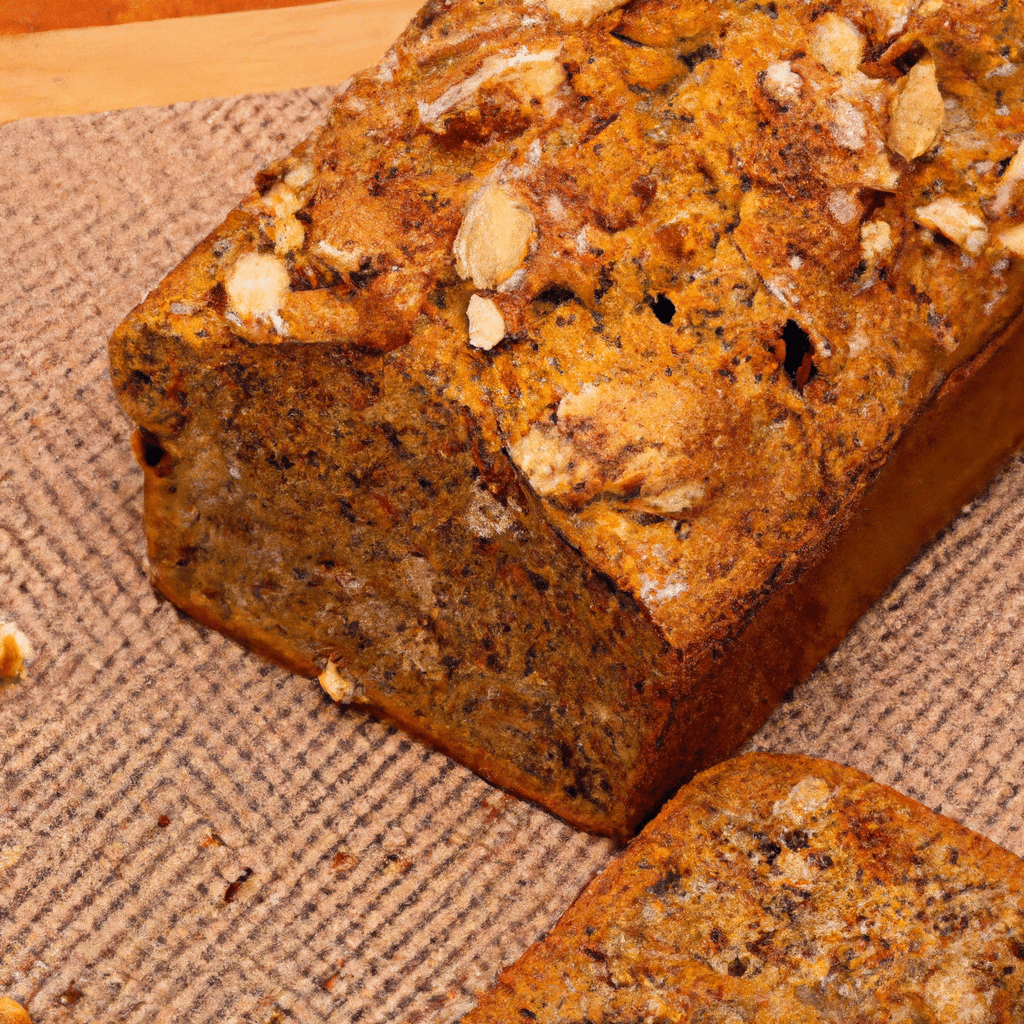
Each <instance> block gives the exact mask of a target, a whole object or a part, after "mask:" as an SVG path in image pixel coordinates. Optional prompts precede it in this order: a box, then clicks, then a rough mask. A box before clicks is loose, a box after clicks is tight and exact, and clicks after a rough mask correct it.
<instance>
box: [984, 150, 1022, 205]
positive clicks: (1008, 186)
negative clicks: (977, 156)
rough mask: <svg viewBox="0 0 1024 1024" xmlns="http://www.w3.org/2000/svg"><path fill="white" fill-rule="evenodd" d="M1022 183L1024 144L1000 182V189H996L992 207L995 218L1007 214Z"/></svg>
mask: <svg viewBox="0 0 1024 1024" xmlns="http://www.w3.org/2000/svg"><path fill="white" fill-rule="evenodd" d="M1021 181H1024V143H1022V144H1021V146H1020V148H1019V149H1018V150H1017V152H1016V153H1014V154H1013V159H1012V160H1011V161H1010V163H1009V166H1008V167H1007V168H1006V170H1005V171H1004V172H1003V176H1002V178H1001V179H1000V180H999V188H997V189H996V195H995V199H993V200H992V206H991V207H990V210H991V212H992V214H993V216H996V217H1001V216H1002V215H1003V214H1004V213H1006V211H1007V210H1008V209H1009V206H1010V203H1011V202H1012V201H1013V193H1014V191H1015V190H1016V188H1017V186H1018V185H1019V184H1020V183H1021Z"/></svg>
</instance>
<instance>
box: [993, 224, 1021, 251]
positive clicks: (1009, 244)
mask: <svg viewBox="0 0 1024 1024" xmlns="http://www.w3.org/2000/svg"><path fill="white" fill-rule="evenodd" d="M999 241H1000V242H1001V243H1002V244H1003V245H1005V246H1006V248H1007V249H1009V250H1010V252H1012V253H1013V254H1014V256H1024V224H1018V225H1017V227H1015V228H1010V229H1009V230H1008V231H1002V232H1000V234H999Z"/></svg>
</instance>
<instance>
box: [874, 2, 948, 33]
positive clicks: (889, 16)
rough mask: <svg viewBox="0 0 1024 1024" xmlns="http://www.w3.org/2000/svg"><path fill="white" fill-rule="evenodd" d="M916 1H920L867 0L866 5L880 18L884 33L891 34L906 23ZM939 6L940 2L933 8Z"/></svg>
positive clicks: (916, 3) (915, 5)
mask: <svg viewBox="0 0 1024 1024" xmlns="http://www.w3.org/2000/svg"><path fill="white" fill-rule="evenodd" d="M918 3H920V0H868V7H870V8H871V9H872V10H873V11H874V12H875V14H877V15H878V17H879V18H880V19H881V20H882V28H883V30H884V31H885V34H886V35H887V36H893V35H895V34H896V33H897V32H899V31H900V30H901V29H902V28H903V26H904V25H906V23H907V18H908V17H909V16H910V13H911V12H912V11H913V10H914V9H915V8H916V7H917V5H918ZM941 6H942V4H941V3H940V4H939V5H938V7H936V8H935V10H938V8H939V7H941ZM922 13H924V12H922ZM932 13H934V11H933V12H932Z"/></svg>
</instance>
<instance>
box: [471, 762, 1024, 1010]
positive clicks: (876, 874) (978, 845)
mask: <svg viewBox="0 0 1024 1024" xmlns="http://www.w3.org/2000/svg"><path fill="white" fill-rule="evenodd" d="M1022 1014H1024V864H1022V862H1021V861H1020V860H1019V859H1018V858H1017V857H1014V856H1013V855H1012V854H1010V853H1008V852H1007V851H1006V850H1002V849H1000V848H999V847H997V846H995V845H994V844H993V843H991V842H989V841H988V840H986V839H984V838H983V837H981V836H979V835H977V834H975V833H973V832H970V831H968V830H967V829H965V828H962V827H961V826H959V825H957V824H955V823H954V822H952V821H950V820H949V819H947V818H942V817H940V816H939V815H936V814H934V813H932V812H931V811H929V810H927V809H926V808H924V807H922V806H921V805H920V804H917V803H915V802H914V801H912V800H909V799H907V798H906V797H903V796H901V795H900V794H899V793H897V792H895V791H894V790H892V789H889V788H888V787H886V786H881V785H878V784H877V783H874V782H872V781H871V779H869V778H868V777H867V776H866V775H864V774H863V773H861V772H858V771H855V770H853V769H851V768H845V767H842V766H840V765H837V764H834V763H831V762H828V761H820V760H815V759H813V758H807V757H799V756H795V755H794V756H781V755H771V754H755V755H747V756H745V757H741V758H737V759H735V760H734V761H730V762H726V763H725V764H722V765H720V766H718V767H716V768H713V769H711V770H710V771H708V772H705V773H703V774H702V775H700V776H698V777H697V778H696V779H694V780H693V782H692V783H690V784H689V785H688V786H686V787H684V788H683V790H681V791H680V793H679V794H678V795H677V796H676V797H674V798H673V799H672V800H671V801H670V802H669V803H668V804H667V805H666V806H665V808H664V810H663V811H662V812H661V814H659V815H658V817H657V818H656V819H655V820H654V821H653V822H652V823H651V824H650V825H649V826H648V827H647V828H646V829H645V830H644V831H643V833H641V835H640V836H639V837H638V838H637V839H636V840H634V842H633V843H632V844H631V845H630V847H629V849H628V850H627V851H626V852H625V853H624V854H623V855H622V857H621V858H620V859H619V860H618V861H616V862H615V863H614V864H612V866H611V867H609V868H608V869H607V870H606V871H605V872H604V873H603V874H601V875H600V876H598V878H597V879H595V880H594V882H592V883H591V885H590V886H589V887H588V889H587V890H586V891H585V892H584V893H583V894H582V895H581V896H580V897H579V898H578V899H577V901H576V902H575V903H574V904H573V906H572V907H571V908H570V909H569V910H568V911H567V912H566V914H565V915H564V916H563V917H562V919H561V921H560V922H559V923H558V924H557V925H556V926H555V928H554V930H553V931H552V932H551V934H550V935H549V936H548V937H547V938H546V939H545V940H543V941H542V942H540V943H538V944H537V945H535V946H533V947H532V948H531V949H530V950H529V951H528V952H527V953H526V954H525V955H524V956H523V958H522V959H521V960H520V961H519V962H518V963H517V964H515V965H513V966H512V967H510V968H508V969H506V970H505V971H504V972H502V974H501V976H500V978H499V980H498V984H497V986H496V987H495V988H494V989H493V990H492V991H491V992H490V993H488V994H487V995H485V996H484V997H483V998H482V999H481V1001H480V1004H479V1006H478V1008H477V1009H476V1010H475V1011H473V1012H471V1013H470V1014H469V1015H467V1016H466V1017H465V1018H464V1021H465V1024H485V1022H490V1021H502V1022H505V1024H507V1022H510V1021H516V1022H519V1021H536V1022H537V1024H555V1022H557V1024H580V1022H584V1021H589V1022H591V1024H610V1022H612V1021H631V1022H632V1021H645V1022H652V1024H670V1022H673V1024H674V1022H682V1021H697V1020H699V1021H703V1022H707V1024H719V1022H721V1024H724V1022H726V1021H730V1022H732V1021H738V1020H742V1021H746V1022H748V1024H800V1022H808V1024H810V1022H814V1024H820V1022H825V1021H828V1022H832V1021H836V1022H838V1021H864V1022H867V1021H880V1020H886V1021H899V1022H902V1024H912V1022H913V1024H922V1022H927V1024H1010V1022H1013V1021H1018V1020H1020V1019H1021V1016H1022Z"/></svg>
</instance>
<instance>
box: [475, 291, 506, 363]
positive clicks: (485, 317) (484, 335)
mask: <svg viewBox="0 0 1024 1024" xmlns="http://www.w3.org/2000/svg"><path fill="white" fill-rule="evenodd" d="M466 312H467V314H468V316H469V343H470V345H473V346H474V347H475V348H482V349H484V351H486V352H489V351H490V350H491V349H492V348H494V346H495V345H497V344H498V342H499V341H501V339H502V338H504V337H505V318H504V317H503V316H502V315H501V310H500V309H498V307H497V306H496V305H495V303H494V302H492V301H491V300H490V299H485V298H484V297H483V296H482V295H472V296H470V299H469V309H468V310H467V311H466Z"/></svg>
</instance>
